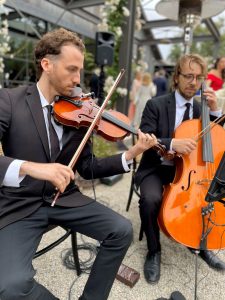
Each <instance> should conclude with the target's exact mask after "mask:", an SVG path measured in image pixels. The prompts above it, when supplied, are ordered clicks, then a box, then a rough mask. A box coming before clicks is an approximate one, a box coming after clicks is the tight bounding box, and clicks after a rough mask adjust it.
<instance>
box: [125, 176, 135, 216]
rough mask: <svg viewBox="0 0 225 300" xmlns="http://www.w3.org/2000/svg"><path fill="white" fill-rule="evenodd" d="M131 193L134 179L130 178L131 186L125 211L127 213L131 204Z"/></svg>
mask: <svg viewBox="0 0 225 300" xmlns="http://www.w3.org/2000/svg"><path fill="white" fill-rule="evenodd" d="M133 193H134V177H133V176H132V179H131V185H130V191H129V197H128V200H127V207H126V211H128V210H129V208H130V204H131V200H132V196H133Z"/></svg>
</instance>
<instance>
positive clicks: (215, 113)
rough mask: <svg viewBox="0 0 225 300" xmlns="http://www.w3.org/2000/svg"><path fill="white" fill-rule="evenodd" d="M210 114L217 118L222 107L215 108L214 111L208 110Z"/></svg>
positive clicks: (220, 114) (220, 113)
mask: <svg viewBox="0 0 225 300" xmlns="http://www.w3.org/2000/svg"><path fill="white" fill-rule="evenodd" d="M210 115H212V116H214V117H217V118H218V117H220V116H222V109H219V110H215V111H211V110H210Z"/></svg>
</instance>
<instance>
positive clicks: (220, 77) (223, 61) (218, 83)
mask: <svg viewBox="0 0 225 300" xmlns="http://www.w3.org/2000/svg"><path fill="white" fill-rule="evenodd" d="M224 69H225V56H222V57H219V58H217V60H216V62H215V65H214V68H213V69H211V70H210V71H209V72H208V75H207V81H206V84H207V85H208V86H210V87H211V88H212V89H213V90H214V91H218V90H220V89H222V87H223V84H224V79H225V73H224Z"/></svg>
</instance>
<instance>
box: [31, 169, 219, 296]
mask: <svg viewBox="0 0 225 300" xmlns="http://www.w3.org/2000/svg"><path fill="white" fill-rule="evenodd" d="M129 186H130V174H125V175H123V179H122V180H120V181H119V182H117V183H116V184H115V185H113V186H111V187H110V186H106V185H103V184H97V185H96V195H97V199H98V201H101V202H103V203H104V204H105V205H108V206H110V207H111V208H113V209H114V210H116V211H117V212H119V213H120V214H122V215H124V216H126V217H127V218H129V219H130V220H131V222H132V224H133V228H134V240H133V243H132V245H131V247H130V248H129V250H128V252H127V255H126V257H125V259H124V263H125V264H126V265H128V266H130V267H132V268H134V269H135V270H137V271H138V272H140V274H141V277H140V280H139V281H138V282H137V284H136V285H135V286H134V287H133V288H130V287H128V286H126V285H124V284H123V283H121V282H119V281H118V280H115V283H114V285H113V288H112V290H111V293H110V296H109V300H120V299H124V300H155V299H157V298H158V297H166V298H169V296H170V294H171V292H173V291H174V290H179V291H181V292H182V293H183V295H184V296H185V297H186V299H187V300H192V299H193V300H197V299H198V300H212V299H213V300H225V292H224V291H225V274H223V273H219V272H216V271H214V270H212V269H209V268H208V266H207V265H206V264H205V263H204V262H203V261H202V260H201V259H199V260H198V263H199V269H198V286H197V294H198V297H197V299H195V297H194V274H195V257H194V255H192V254H191V253H190V252H189V251H188V250H187V249H186V248H185V247H183V246H182V245H179V244H177V243H175V242H173V241H171V240H169V239H168V238H167V237H165V236H163V235H162V236H161V243H162V272H161V273H162V275H161V279H160V281H159V283H158V284H157V285H149V284H148V283H146V281H145V279H144V276H143V263H144V258H145V255H146V240H145V239H143V241H141V242H139V241H138V235H139V229H140V220H139V214H138V203H137V197H136V196H134V197H133V200H132V203H131V207H130V210H129V212H126V211H125V208H126V203H127V198H128V191H129ZM84 193H86V194H88V195H92V194H93V192H92V190H91V189H90V188H85V189H84ZM60 231H61V230H60V229H55V230H54V231H52V232H50V233H48V234H46V235H45V236H44V239H43V241H42V243H41V244H42V245H45V244H46V243H47V242H49V241H51V240H54V239H55V238H56V237H57V236H58V235H59V234H60ZM84 239H85V241H87V242H92V243H94V244H95V243H96V242H95V241H90V239H87V238H86V237H84ZM79 243H83V241H82V239H81V237H80V236H79ZM70 247H71V244H70V240H69V239H67V240H66V241H65V242H64V243H62V244H61V245H59V246H58V247H56V248H55V249H54V250H52V251H50V252H49V253H48V254H46V255H44V256H42V257H40V258H38V259H36V260H35V261H34V267H35V269H37V275H36V278H37V280H38V281H39V282H40V283H42V284H43V285H45V286H47V287H48V288H49V289H50V290H51V291H52V292H53V293H54V294H55V295H56V296H57V297H59V298H60V299H61V300H66V299H70V300H75V299H78V297H79V295H80V294H81V293H82V290H83V287H84V285H85V282H86V280H87V276H88V275H87V274H85V273H83V274H82V275H81V276H80V277H79V278H77V276H76V273H75V271H74V270H69V269H67V268H66V267H65V266H64V265H63V263H62V259H61V255H62V253H65V249H67V248H70ZM63 251H64V252H63ZM79 255H80V257H81V258H82V260H83V259H87V257H88V254H87V253H86V252H84V251H79ZM218 256H219V257H220V258H222V259H223V260H224V261H225V251H220V252H219V254H218ZM69 291H71V293H70V296H71V297H70V298H69ZM96 300H98V299H96Z"/></svg>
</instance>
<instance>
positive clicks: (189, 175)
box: [181, 170, 196, 192]
mask: <svg viewBox="0 0 225 300" xmlns="http://www.w3.org/2000/svg"><path fill="white" fill-rule="evenodd" d="M192 173H194V174H195V173H196V171H195V170H191V171H190V172H189V174H188V185H187V187H186V188H185V187H184V185H182V187H181V188H182V190H183V191H185V192H186V191H188V190H189V188H190V184H191V174H192Z"/></svg>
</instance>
